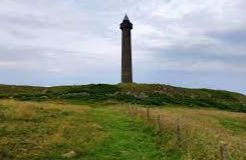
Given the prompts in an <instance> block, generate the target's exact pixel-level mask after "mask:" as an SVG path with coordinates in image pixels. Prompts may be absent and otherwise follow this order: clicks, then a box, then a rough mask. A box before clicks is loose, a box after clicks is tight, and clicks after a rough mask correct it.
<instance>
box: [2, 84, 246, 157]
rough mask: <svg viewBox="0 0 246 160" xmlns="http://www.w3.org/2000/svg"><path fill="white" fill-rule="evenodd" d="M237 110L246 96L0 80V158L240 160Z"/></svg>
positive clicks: (245, 131) (245, 145)
mask: <svg viewBox="0 0 246 160" xmlns="http://www.w3.org/2000/svg"><path fill="white" fill-rule="evenodd" d="M30 101H32V102H30ZM224 110H226V111H224ZM231 111H238V112H231ZM240 112H241V113H240ZM242 112H246V96H245V95H242V94H239V93H233V92H228V91H219V90H209V89H187V88H179V87H173V86H168V85H161V84H118V85H107V84H91V85H80V86H55V87H35V86H11V85H0V159H3V160H10V159H11V160H12V159H13V160H23V159H33V160H43V159H52V160H53V159H54V160H55V159H59V160H62V159H72V160H98V159H100V160H110V159H112V160H132V159H134V160H162V159H163V160H193V159H201V160H218V159H222V157H223V156H225V159H229V160H245V159H246V154H245V150H246V141H245V140H246V115H245V113H242ZM71 155H72V156H71ZM67 156H71V157H70V158H67Z"/></svg>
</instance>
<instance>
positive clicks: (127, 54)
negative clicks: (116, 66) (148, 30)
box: [120, 16, 133, 83]
mask: <svg viewBox="0 0 246 160" xmlns="http://www.w3.org/2000/svg"><path fill="white" fill-rule="evenodd" d="M120 28H121V30H122V48H121V82H122V83H132V81H133V80H132V79H133V78H132V46H131V29H132V23H131V22H130V21H129V19H128V17H127V16H126V17H125V18H124V20H123V22H122V23H121V26H120Z"/></svg>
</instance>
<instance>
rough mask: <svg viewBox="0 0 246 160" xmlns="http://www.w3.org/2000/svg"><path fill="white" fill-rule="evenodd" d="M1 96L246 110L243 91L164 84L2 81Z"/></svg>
mask: <svg viewBox="0 0 246 160" xmlns="http://www.w3.org/2000/svg"><path fill="white" fill-rule="evenodd" d="M0 97H1V98H15V99H19V100H37V101H43V100H66V101H74V102H75V101H77V102H79V103H97V102H100V101H117V102H128V103H134V104H143V105H155V106H163V105H166V104H179V105H187V106H190V107H212V108H219V109H225V110H231V111H240V112H246V96H245V95H243V94H239V93H234V92H229V91H222V90H211V89H187V88H180V87H173V86H169V85H162V84H118V85H108V84H90V85H78V86H55V87H31V86H8V85H0Z"/></svg>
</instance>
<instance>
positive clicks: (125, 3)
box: [0, 0, 246, 94]
mask: <svg viewBox="0 0 246 160" xmlns="http://www.w3.org/2000/svg"><path fill="white" fill-rule="evenodd" d="M125 13H127V14H128V16H129V18H130V20H131V21H132V23H133V25H134V29H133V30H132V39H133V40H132V41H133V69H134V81H135V82H138V83H164V84H170V85H175V86H182V87H195V88H213V89H224V90H231V91H237V92H241V93H244V94H246V17H245V15H246V1H245V0H216V1H215V0H138V1H136V0H117V1H116V0H91V1H89V0H0V83H2V84H18V85H20V84H21V85H23V84H25V85H44V86H50V85H65V84H87V83H118V82H120V65H121V64H120V58H121V57H120V56H121V31H120V29H119V24H120V23H121V21H122V19H123V17H124V14H125Z"/></svg>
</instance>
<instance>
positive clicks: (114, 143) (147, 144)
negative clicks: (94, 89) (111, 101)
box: [86, 107, 162, 160]
mask: <svg viewBox="0 0 246 160" xmlns="http://www.w3.org/2000/svg"><path fill="white" fill-rule="evenodd" d="M91 114H92V115H93V117H94V118H95V120H96V121H97V122H98V123H99V124H100V125H101V126H103V128H104V129H105V131H106V132H107V133H108V136H107V138H106V139H105V140H104V141H102V142H101V143H99V144H97V145H96V147H95V148H94V149H93V150H92V151H91V152H90V153H89V154H88V155H87V156H86V159H95V160H97V159H100V160H104V159H105V160H113V159H114V160H130V159H134V160H150V159H151V160H160V159H162V153H161V152H160V150H159V148H158V146H157V145H156V142H155V141H156V137H155V133H154V130H153V129H152V128H150V127H147V126H146V125H144V124H143V122H141V121H137V120H132V119H131V118H129V117H128V116H126V115H124V114H122V113H118V112H114V111H111V110H110V109H108V108H105V107H104V108H93V109H92V110H91Z"/></svg>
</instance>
